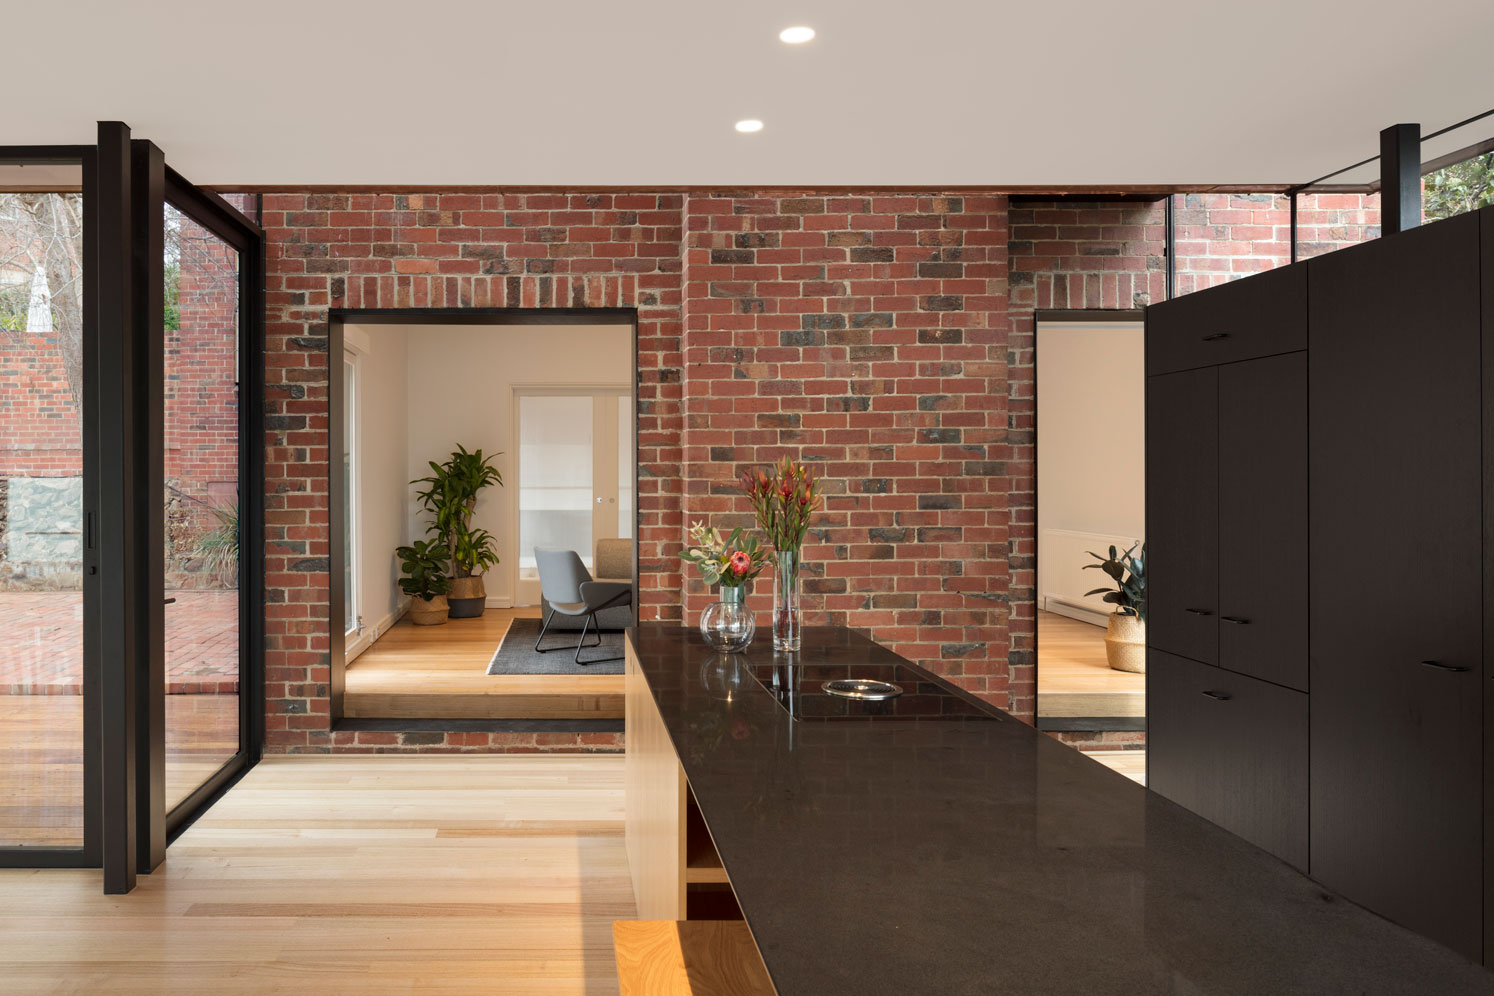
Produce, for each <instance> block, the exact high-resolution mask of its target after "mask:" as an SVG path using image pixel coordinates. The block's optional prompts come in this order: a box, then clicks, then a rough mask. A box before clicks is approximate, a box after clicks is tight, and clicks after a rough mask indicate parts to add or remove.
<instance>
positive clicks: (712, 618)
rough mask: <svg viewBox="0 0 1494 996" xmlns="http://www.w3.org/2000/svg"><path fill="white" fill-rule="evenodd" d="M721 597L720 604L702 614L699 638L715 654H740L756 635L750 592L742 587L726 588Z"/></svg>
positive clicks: (723, 589) (712, 606)
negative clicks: (748, 603) (749, 597)
mask: <svg viewBox="0 0 1494 996" xmlns="http://www.w3.org/2000/svg"><path fill="white" fill-rule="evenodd" d="M718 594H719V596H720V599H721V600H720V601H719V602H712V603H711V604H710V605H707V606H706V609H705V611H704V612H702V613H701V614H700V635H701V637H703V638H704V639H705V642H706V643H707V644H709V645H710V646H711V647H712V648H713V649H715V650H719V651H720V652H722V653H724V654H739V653H741V652H742V651H744V650H746V649H747V645H748V644H749V643H751V642H752V637H753V635H754V634H755V633H756V632H757V621H756V620H755V619H753V618H752V612H751V610H749V609H748V608H747V589H746V587H745V586H743V585H736V586H734V587H733V586H726V585H723V586H722V587H721V588H720V589H718Z"/></svg>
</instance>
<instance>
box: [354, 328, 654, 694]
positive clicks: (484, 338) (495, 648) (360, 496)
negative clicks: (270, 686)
mask: <svg viewBox="0 0 1494 996" xmlns="http://www.w3.org/2000/svg"><path fill="white" fill-rule="evenodd" d="M341 338H342V346H343V354H344V355H343V363H342V387H343V390H342V392H341V403H342V404H341V407H342V412H343V419H342V420H343V423H344V431H343V433H342V436H343V441H344V454H343V464H344V467H343V473H344V475H345V476H344V482H343V483H344V488H343V495H344V500H343V501H341V502H339V503H338V504H339V510H340V511H341V513H342V515H341V518H342V519H343V522H344V530H343V537H344V544H343V557H342V561H343V564H342V566H343V572H342V582H343V584H342V587H343V589H344V591H343V599H342V603H343V607H344V624H345V629H346V633H345V649H344V652H343V655H342V656H343V660H344V662H345V667H346V671H345V687H344V693H343V699H342V717H343V718H347V719H349V720H368V719H402V720H422V721H435V720H462V721H483V720H495V721H497V720H503V721H507V720H526V721H527V720H585V719H609V720H610V719H617V718H620V717H621V716H622V686H623V679H622V677H621V675H620V672H618V671H617V669H615V668H612V667H608V666H598V667H594V668H588V667H587V666H585V665H576V664H575V663H574V648H575V644H576V643H577V642H578V641H579V639H580V636H581V633H580V624H581V622H583V621H585V620H578V621H577V624H576V625H575V627H574V628H570V629H566V628H561V627H560V626H557V627H556V628H555V630H554V631H553V632H551V633H550V634H548V635H547V636H546V638H545V641H544V644H543V646H544V647H545V648H546V649H556V648H558V649H557V652H554V653H545V654H536V653H534V652H533V650H532V648H533V645H534V643H535V639H536V636H537V635H538V631H539V627H540V620H541V616H542V614H543V609H542V604H543V602H542V593H541V583H540V578H539V574H538V570H537V568H536V564H535V557H534V548H535V547H545V548H559V549H564V550H572V551H574V552H575V553H576V555H577V557H578V558H579V560H580V562H581V563H582V564H583V565H584V568H585V570H586V571H588V572H589V573H590V574H591V575H592V576H594V577H598V578H601V577H606V578H609V579H612V578H614V577H615V578H616V579H618V580H622V581H626V582H627V583H630V584H636V569H635V566H634V565H635V564H636V556H635V555H634V553H633V551H634V543H635V535H636V520H637V502H636V498H635V495H636V493H637V485H636V480H637V471H636V461H635V442H636V430H635V404H636V402H635V397H636V392H635V387H634V377H635V368H636V364H635V361H634V342H635V333H634V329H633V324H632V322H631V319H629V320H627V321H618V320H616V318H615V317H614V316H610V315H607V316H602V317H599V318H592V317H585V316H583V317H578V318H576V319H575V320H573V321H568V322H557V321H556V320H555V319H553V318H551V319H550V320H548V321H545V322H544V323H542V324H534V323H525V324H515V323H513V322H511V321H503V320H501V319H500V320H498V321H494V322H487V323H478V322H475V321H474V320H473V319H472V318H470V317H468V318H465V319H464V320H463V321H461V322H460V323H457V324H439V323H423V324H417V323H414V322H412V323H411V324H393V323H390V322H389V321H388V320H387V318H386V319H385V320H383V321H379V322H368V323H359V322H357V321H355V320H354V319H353V318H349V319H348V321H347V323H346V324H345V325H344V326H343V328H342V336H341ZM463 450H465V451H466V452H467V453H471V454H475V453H477V452H478V451H479V450H480V451H481V453H482V457H483V459H484V460H486V461H488V462H489V464H490V465H491V467H492V469H493V470H494V471H496V473H497V479H495V480H493V481H491V482H490V483H489V484H488V485H487V486H485V487H483V488H481V490H480V491H478V492H477V493H476V499H475V506H473V507H472V509H471V512H470V530H471V534H472V535H473V536H477V535H478V534H479V533H480V532H485V533H486V535H487V536H488V537H490V538H491V541H490V542H491V550H492V553H493V554H494V555H495V556H496V558H497V560H496V562H494V563H491V564H486V565H483V566H481V567H478V568H477V569H475V570H474V571H473V573H474V575H480V577H481V590H480V592H479V595H480V598H479V599H473V598H470V597H468V598H467V600H466V601H465V602H463V601H460V600H459V599H458V596H459V595H461V596H470V595H471V594H472V592H471V591H470V590H469V589H468V588H466V587H463V588H461V589H458V588H456V587H453V588H452V589H451V590H450V591H449V592H448V594H449V596H450V599H449V601H448V605H449V606H451V609H450V613H449V614H448V613H447V612H446V611H444V610H443V611H441V612H439V613H437V614H436V623H437V624H433V625H432V624H426V623H428V622H429V621H430V619H431V613H430V612H429V611H426V610H428V608H429V606H430V605H433V604H435V603H434V602H430V603H428V602H425V601H424V600H423V599H421V598H420V597H419V595H418V594H417V595H414V596H412V594H410V593H409V592H407V591H406V590H402V588H401V580H402V578H406V577H409V576H410V575H409V572H408V571H406V570H402V566H401V558H399V557H398V556H396V549H398V548H401V547H409V546H411V545H412V544H417V543H418V542H420V541H423V540H433V541H434V546H433V548H432V549H436V550H439V551H440V553H441V555H442V556H443V558H444V557H445V551H446V543H445V536H446V535H448V534H442V533H441V532H440V530H439V529H438V530H435V531H433V530H432V529H431V528H430V527H431V526H432V524H433V523H434V522H435V521H436V515H435V513H434V512H433V511H432V507H431V506H430V504H429V503H426V502H423V501H422V498H421V492H422V491H424V490H429V488H430V485H429V484H424V485H423V484H419V483H414V484H412V483H411V482H415V481H419V479H421V478H429V477H432V476H435V475H438V474H439V473H442V472H443V471H444V470H445V469H449V468H451V467H454V466H455V464H453V463H452V461H454V460H457V459H458V458H459V456H460V453H461V452H462V451H463ZM433 463H434V464H435V465H437V468H442V470H438V469H436V468H433V467H432V464H433ZM599 553H600V556H599ZM460 563H461V558H460V556H459V557H458V558H456V560H455V561H453V560H451V559H450V558H446V563H445V564H444V566H443V568H442V570H443V573H444V574H445V575H447V576H448V578H449V577H450V576H451V575H455V574H456V573H459V572H458V570H457V568H458V566H459V564H460ZM405 566H408V564H406V565H405ZM599 572H606V573H599ZM474 602H475V607H473V606H474ZM412 605H413V606H414V607H415V608H416V609H419V610H422V611H419V612H415V613H412V612H411V608H412ZM459 609H461V611H459ZM622 611H623V612H625V613H631V611H632V609H631V606H630V605H625V606H622ZM467 612H470V613H471V614H464V613H467ZM417 617H418V618H420V619H421V620H422V624H417V623H416V618H417ZM599 617H600V624H601V625H602V627H603V632H602V633H601V634H600V635H598V634H597V633H596V632H595V630H592V631H591V632H589V633H588V634H587V636H586V642H587V647H588V649H587V650H586V651H585V656H583V660H585V659H586V658H587V657H588V656H589V657H599V656H602V655H603V652H604V650H605V648H604V650H601V651H599V650H596V649H592V645H593V644H595V643H597V642H598V641H599V640H600V641H603V642H609V641H610V642H615V641H616V640H617V639H620V635H621V626H622V625H626V624H629V623H630V621H631V618H632V617H631V615H630V614H629V616H628V619H627V620H624V619H623V618H622V616H621V615H619V614H617V613H614V614H612V615H607V614H605V613H602V614H599Z"/></svg>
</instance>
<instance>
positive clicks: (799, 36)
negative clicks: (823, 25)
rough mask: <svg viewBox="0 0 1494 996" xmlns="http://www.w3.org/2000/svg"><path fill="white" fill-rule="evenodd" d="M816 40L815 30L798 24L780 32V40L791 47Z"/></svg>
mask: <svg viewBox="0 0 1494 996" xmlns="http://www.w3.org/2000/svg"><path fill="white" fill-rule="evenodd" d="M813 38H814V28H811V27H807V26H805V25H803V24H797V25H795V26H794V27H792V28H784V29H783V30H782V31H780V32H778V40H779V41H781V42H784V43H786V44H789V45H803V44H804V43H805V42H807V41H811V40H812V39H813Z"/></svg>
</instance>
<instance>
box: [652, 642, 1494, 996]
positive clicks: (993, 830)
mask: <svg viewBox="0 0 1494 996" xmlns="http://www.w3.org/2000/svg"><path fill="white" fill-rule="evenodd" d="M629 639H631V640H632V641H633V646H634V648H635V649H636V650H637V653H638V657H639V662H640V665H641V667H642V669H643V673H644V675H645V677H646V678H647V680H648V683H649V686H650V689H651V690H652V692H653V696H654V701H655V702H656V703H657V704H658V707H659V712H660V714H661V715H662V717H663V720H664V723H665V726H666V727H667V728H668V730H669V733H670V736H671V737H672V738H673V741H674V746H675V750H676V751H677V753H678V754H679V757H680V761H681V763H682V764H683V766H684V770H685V775H686V777H687V778H688V779H689V782H690V786H691V789H692V791H693V792H694V794H695V798H696V801H697V802H698V803H699V806H700V809H701V813H702V815H703V816H704V817H705V820H706V823H707V825H708V827H709V829H710V832H711V836H712V838H713V839H714V841H715V844H716V848H717V851H718V852H719V853H720V855H721V860H722V863H723V864H724V865H725V868H726V873H727V875H728V876H729V877H730V879H731V884H732V889H733V891H735V893H736V896H737V900H738V902H739V904H740V905H741V907H742V911H743V913H744V915H745V916H746V917H747V922H748V926H749V927H750V928H751V929H752V934H753V937H754V938H755V939H756V941H757V944H758V947H759V949H760V950H761V952H762V955H763V960H764V962H765V963H766V965H767V968H768V971H769V973H770V974H771V975H772V978H773V982H774V984H775V985H776V986H777V988H778V992H779V994H780V996H836V994H842V993H844V994H852V996H872V994H880V993H887V994H898V996H907V994H915V993H938V994H976V993H979V994H994V993H1000V994H1003V996H1017V994H1028V993H1031V994H1043V996H1065V994H1076V996H1077V994H1083V996H1112V994H1115V996H1120V994H1125V996H1141V994H1152V993H1157V994H1162V993H1165V994H1170V996H1236V994H1238V996H1283V994H1291V993H1304V994H1313V996H1327V994H1340V993H1342V994H1356V996H1359V994H1374V996H1381V994H1386V996H1389V994H1406V996H1426V994H1431V993H1436V994H1438V996H1452V994H1460V993H1494V973H1490V972H1486V971H1485V970H1484V969H1483V968H1481V967H1480V966H1478V965H1475V964H1473V963H1472V962H1469V961H1467V960H1466V959H1464V958H1463V957H1461V956H1460V955H1457V954H1455V953H1453V952H1452V951H1450V950H1448V949H1446V948H1443V947H1441V946H1439V945H1437V944H1434V943H1433V942H1431V941H1429V940H1426V939H1424V938H1422V937H1419V936H1418V935H1415V934H1412V933H1411V932H1410V931H1407V930H1404V929H1402V928H1400V927H1397V926H1395V925H1394V924H1391V923H1389V922H1388V921H1386V920H1383V919H1381V918H1379V917H1378V916H1375V915H1374V914H1371V913H1368V912H1366V911H1365V910H1363V909H1361V908H1359V907H1357V906H1355V905H1353V904H1352V903H1350V902H1348V901H1347V900H1344V899H1341V898H1339V897H1337V896H1335V895H1333V894H1332V893H1330V892H1328V891H1327V890H1326V889H1324V888H1323V887H1322V886H1320V885H1318V884H1317V883H1315V882H1313V881H1312V880H1310V879H1308V878H1307V877H1305V876H1303V875H1301V874H1300V873H1298V872H1296V871H1294V870H1293V869H1292V868H1290V867H1288V866H1287V865H1285V864H1283V863H1282V862H1280V861H1278V860H1277V859H1276V858H1274V857H1272V856H1270V855H1268V854H1266V853H1265V852H1264V851H1260V850H1258V849H1256V848H1255V847H1253V846H1252V845H1250V844H1247V843H1245V842H1244V841H1242V840H1240V839H1239V838H1237V837H1235V836H1234V835H1232V834H1229V833H1227V832H1225V831H1223V830H1221V829H1219V828H1217V827H1215V826H1213V825H1212V824H1210V823H1208V822H1206V821H1204V820H1202V819H1200V818H1198V817H1196V816H1194V815H1193V814H1191V813H1189V812H1187V811H1186V810H1184V809H1182V808H1181V807H1179V806H1177V805H1174V804H1173V803H1171V802H1169V801H1167V800H1166V799H1163V798H1162V797H1161V796H1159V795H1157V794H1155V793H1153V792H1149V791H1147V790H1146V789H1144V788H1142V787H1141V786H1139V785H1137V784H1135V783H1134V782H1132V781H1130V780H1129V779H1127V778H1125V777H1123V776H1121V775H1119V774H1116V773H1115V772H1112V771H1110V770H1108V769H1107V768H1105V767H1104V766H1102V765H1101V764H1099V763H1098V762H1096V761H1093V760H1090V759H1089V758H1086V757H1084V756H1083V755H1082V754H1080V753H1079V752H1078V751H1075V750H1073V749H1071V748H1069V747H1066V746H1064V745H1062V744H1060V743H1058V742H1056V741H1054V740H1052V739H1051V738H1049V737H1047V736H1045V735H1043V734H1040V733H1038V732H1037V731H1035V730H1034V729H1032V728H1031V727H1029V726H1027V725H1025V724H1023V723H1021V722H1019V721H1017V720H1015V719H1012V718H1011V717H1010V716H1007V715H1006V714H1005V713H1002V712H1000V711H999V710H996V709H993V708H990V707H988V706H984V705H982V706H981V707H980V709H979V710H978V712H979V715H964V716H959V717H957V718H954V719H948V718H938V719H922V718H919V719H909V718H902V717H899V718H896V719H871V720H864V719H862V720H845V719H812V718H811V719H804V720H795V719H791V718H790V716H789V713H788V712H787V711H786V710H785V708H784V707H783V706H781V705H780V704H779V702H778V700H777V699H776V698H775V696H774V695H773V694H771V693H770V692H769V691H767V690H766V688H764V687H763V686H762V685H759V684H758V683H757V682H756V681H754V680H753V679H752V678H751V677H750V675H749V674H748V671H750V670H753V669H759V670H761V671H762V673H764V674H766V673H768V669H770V668H771V666H772V665H773V664H774V663H775V661H774V655H773V652H772V649H771V645H770V643H769V641H768V640H767V639H766V638H764V639H762V640H760V641H759V642H757V643H754V644H753V645H752V646H751V647H750V648H748V650H747V652H746V653H745V654H743V655H734V656H736V657H739V658H742V660H740V661H738V662H733V661H732V658H731V657H729V656H728V657H722V656H717V655H714V654H712V653H711V651H710V650H709V649H708V648H707V647H706V646H705V645H704V644H703V643H702V642H701V638H700V635H699V634H698V633H697V632H696V631H695V630H693V629H683V628H680V627H677V626H673V625H669V624H664V623H645V624H643V625H641V626H639V627H637V628H636V629H633V630H630V631H629ZM797 656H798V660H799V664H800V666H801V667H803V668H804V669H805V670H804V671H800V672H799V673H798V675H797V676H796V678H795V681H796V684H798V685H800V686H801V687H802V689H803V690H805V691H806V692H811V693H812V692H814V691H817V690H818V686H819V681H820V678H821V677H822V675H821V674H820V673H819V672H818V671H816V670H815V669H817V668H823V669H824V670H825V672H826V673H830V674H833V673H835V672H836V671H841V672H843V671H846V670H847V669H848V668H847V665H854V667H853V668H850V670H852V671H854V672H855V673H857V674H858V675H860V674H863V673H864V674H865V675H866V676H871V677H877V676H881V677H884V678H887V677H889V676H892V675H894V674H895V675H896V677H895V678H894V679H893V680H896V681H897V682H898V683H899V684H904V685H907V684H908V683H909V682H911V681H914V680H915V679H916V680H921V681H922V682H924V683H925V685H924V687H925V688H928V687H929V686H928V685H927V683H929V682H932V683H934V685H936V686H937V687H938V688H939V689H940V690H941V691H943V692H948V693H952V694H954V695H955V696H959V697H962V698H963V701H965V702H970V701H973V700H971V699H969V698H968V697H964V696H963V693H959V692H957V691H955V690H954V686H952V685H949V684H948V683H946V682H942V681H940V680H939V679H937V678H935V677H934V676H932V675H930V674H928V672H926V671H923V670H922V669H919V668H917V667H915V666H914V665H912V664H910V663H908V662H907V661H905V660H903V659H902V658H900V657H898V656H897V655H895V654H893V653H892V652H891V651H889V650H887V649H886V648H884V647H881V646H879V645H877V644H875V643H873V642H871V641H870V640H867V639H866V638H864V637H861V636H858V635H856V634H854V633H852V632H850V631H848V630H843V629H832V628H811V629H809V630H807V631H806V633H805V637H804V650H803V652H802V653H800V654H799V655H797ZM786 659H787V658H779V659H778V661H777V663H779V664H782V663H783V662H784V661H785V660H786ZM783 674H784V672H782V671H780V675H783ZM806 701H809V702H811V703H812V702H813V701H814V696H813V695H812V694H811V695H809V696H808V698H807V700H806ZM913 711H917V710H913ZM955 711H956V712H963V711H967V710H964V709H963V708H960V709H956V710H955Z"/></svg>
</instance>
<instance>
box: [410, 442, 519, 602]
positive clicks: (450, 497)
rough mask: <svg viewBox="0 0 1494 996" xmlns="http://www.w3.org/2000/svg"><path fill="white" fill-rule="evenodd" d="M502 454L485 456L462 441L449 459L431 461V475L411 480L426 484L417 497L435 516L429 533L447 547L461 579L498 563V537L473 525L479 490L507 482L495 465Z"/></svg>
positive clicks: (452, 564) (450, 559)
mask: <svg viewBox="0 0 1494 996" xmlns="http://www.w3.org/2000/svg"><path fill="white" fill-rule="evenodd" d="M498 456H502V454H501V453H495V454H493V455H492V456H487V457H485V456H483V452H482V450H480V449H478V450H475V451H470V452H469V451H468V449H467V448H466V447H465V446H462V445H461V444H460V443H459V444H457V448H456V449H455V450H454V451H453V452H452V454H451V456H450V457H448V458H447V459H446V460H445V462H443V463H437V462H436V461H434V460H432V461H430V468H431V474H430V476H429V477H422V478H419V479H417V480H414V481H411V482H410V483H411V484H423V485H425V487H424V489H423V490H421V491H418V492H416V495H415V497H416V498H417V499H418V500H419V501H420V504H421V506H422V507H423V508H424V510H425V512H426V513H427V514H429V515H430V517H431V521H430V524H429V525H428V526H427V527H426V533H427V535H429V536H432V537H434V539H435V540H436V541H437V542H439V543H440V544H441V545H442V546H444V547H445V548H446V559H447V561H448V562H449V563H450V565H451V567H452V569H453V570H454V571H455V572H456V576H457V577H459V578H466V577H471V576H472V575H474V574H481V573H482V572H483V571H486V570H487V569H488V568H490V567H492V566H493V565H494V564H496V563H498V542H497V540H496V539H495V538H494V537H493V535H492V534H491V533H489V532H488V531H487V530H486V529H473V528H472V514H473V512H474V511H476V509H477V497H478V495H479V493H481V491H482V490H483V489H484V488H486V487H490V486H491V485H494V484H497V485H500V486H501V485H502V484H503V475H502V474H500V473H499V472H498V468H497V467H494V466H493V459H494V458H495V457H498Z"/></svg>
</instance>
